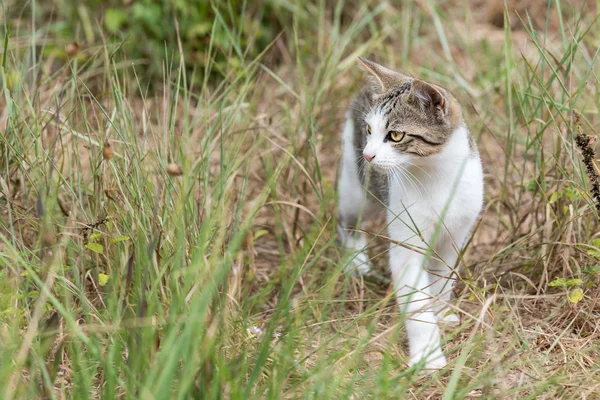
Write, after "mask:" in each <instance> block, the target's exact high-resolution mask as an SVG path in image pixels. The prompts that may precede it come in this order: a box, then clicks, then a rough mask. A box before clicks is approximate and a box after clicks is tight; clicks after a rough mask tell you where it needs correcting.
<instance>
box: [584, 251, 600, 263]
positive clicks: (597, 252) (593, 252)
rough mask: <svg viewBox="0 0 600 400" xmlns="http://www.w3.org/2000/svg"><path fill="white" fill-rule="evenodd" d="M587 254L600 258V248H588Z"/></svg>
mask: <svg viewBox="0 0 600 400" xmlns="http://www.w3.org/2000/svg"><path fill="white" fill-rule="evenodd" d="M587 255H588V256H590V257H594V258H595V259H597V260H600V250H595V249H594V250H588V251H587Z"/></svg>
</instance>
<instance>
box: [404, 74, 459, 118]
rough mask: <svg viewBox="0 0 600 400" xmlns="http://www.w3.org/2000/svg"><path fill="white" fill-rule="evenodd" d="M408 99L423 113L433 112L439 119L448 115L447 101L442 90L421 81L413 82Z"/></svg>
mask: <svg viewBox="0 0 600 400" xmlns="http://www.w3.org/2000/svg"><path fill="white" fill-rule="evenodd" d="M410 99H411V100H412V102H413V103H415V104H417V105H418V106H419V107H420V108H421V110H423V111H430V112H431V111H433V112H435V113H436V114H437V115H439V116H441V117H445V116H446V115H448V104H449V102H448V99H447V98H446V94H445V93H444V92H443V90H441V89H439V88H436V87H435V86H433V85H430V84H429V83H427V82H424V81H421V80H414V81H413V83H412V88H411V91H410Z"/></svg>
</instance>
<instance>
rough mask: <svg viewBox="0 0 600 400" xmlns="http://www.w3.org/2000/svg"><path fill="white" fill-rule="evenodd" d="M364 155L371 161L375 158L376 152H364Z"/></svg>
mask: <svg viewBox="0 0 600 400" xmlns="http://www.w3.org/2000/svg"><path fill="white" fill-rule="evenodd" d="M363 157H364V158H365V160H367V161H371V160H372V159H374V158H375V154H369V153H363Z"/></svg>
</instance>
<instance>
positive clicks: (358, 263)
mask: <svg viewBox="0 0 600 400" xmlns="http://www.w3.org/2000/svg"><path fill="white" fill-rule="evenodd" d="M344 272H345V273H347V274H356V275H357V276H365V275H367V274H368V273H369V272H371V262H370V261H369V255H368V254H367V253H366V252H360V253H356V254H355V256H354V258H353V259H352V261H350V263H349V264H348V265H346V267H345V268H344Z"/></svg>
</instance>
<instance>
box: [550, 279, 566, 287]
mask: <svg viewBox="0 0 600 400" xmlns="http://www.w3.org/2000/svg"><path fill="white" fill-rule="evenodd" d="M566 285H567V280H566V279H565V278H556V279H555V280H553V281H552V282H550V283H549V284H548V286H550V287H556V286H566Z"/></svg>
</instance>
